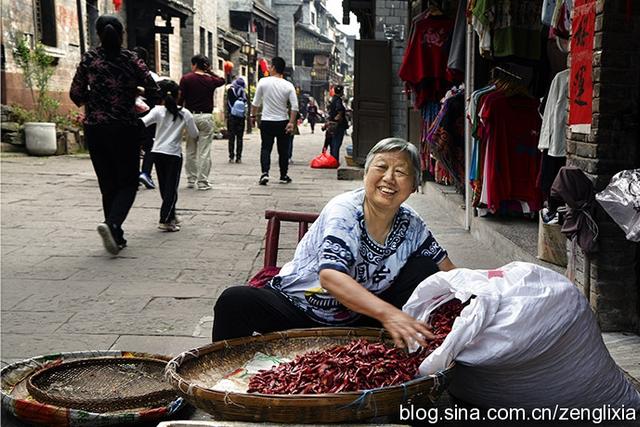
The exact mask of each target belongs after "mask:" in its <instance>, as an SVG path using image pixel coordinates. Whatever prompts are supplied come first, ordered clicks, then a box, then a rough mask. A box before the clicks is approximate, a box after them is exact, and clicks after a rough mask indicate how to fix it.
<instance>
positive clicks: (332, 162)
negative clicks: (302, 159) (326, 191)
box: [311, 148, 340, 169]
mask: <svg viewBox="0 0 640 427" xmlns="http://www.w3.org/2000/svg"><path fill="white" fill-rule="evenodd" d="M338 166H340V163H339V162H338V160H336V158H335V157H333V156H332V155H331V154H329V153H327V149H326V148H324V149H323V150H322V153H320V154H319V155H317V156H316V157H314V158H313V160H311V167H312V168H313V169H336V168H337V167H338Z"/></svg>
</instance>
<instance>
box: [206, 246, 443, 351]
mask: <svg viewBox="0 0 640 427" xmlns="http://www.w3.org/2000/svg"><path fill="white" fill-rule="evenodd" d="M436 272H438V266H437V265H436V264H435V263H434V262H433V261H431V260H430V259H429V258H424V257H420V258H410V259H409V260H408V261H407V263H406V264H405V266H404V267H403V268H402V270H401V271H400V273H399V274H398V277H397V278H396V280H395V281H394V283H393V285H391V287H390V288H389V289H387V290H386V291H384V292H383V293H382V294H380V295H379V297H380V298H381V299H383V300H385V301H387V302H388V303H389V304H392V305H393V306H395V307H397V308H400V309H401V308H402V306H403V305H404V304H405V303H406V302H407V300H408V299H409V297H410V296H411V294H412V293H413V291H414V290H415V288H416V286H418V284H419V283H420V282H422V281H423V280H424V279H425V278H427V277H429V276H431V275H432V274H434V273H436ZM213 313H214V314H213V336H212V338H213V341H220V340H226V339H231V338H238V337H244V336H250V335H251V334H252V333H253V332H254V331H255V332H259V333H263V334H264V333H267V332H274V331H284V330H287V329H294V328H317V327H323V326H327V325H324V324H321V323H318V322H316V321H314V320H312V319H310V318H309V317H308V316H307V315H306V314H305V313H304V312H303V311H302V310H300V309H298V308H297V307H296V306H294V305H293V304H292V303H291V302H289V300H287V299H286V298H285V297H284V296H283V295H282V294H281V293H280V292H279V291H276V290H274V289H272V288H268V287H267V288H260V289H258V288H252V287H250V286H234V287H231V288H227V289H225V290H224V292H222V294H221V295H220V297H219V298H218V301H217V302H216V305H215V307H214V309H213ZM348 326H372V327H381V325H380V323H379V322H378V321H377V320H375V319H372V318H370V317H367V316H360V318H358V320H356V321H355V322H353V323H350V324H349V325H348Z"/></svg>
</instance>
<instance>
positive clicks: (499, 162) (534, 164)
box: [479, 90, 541, 212]
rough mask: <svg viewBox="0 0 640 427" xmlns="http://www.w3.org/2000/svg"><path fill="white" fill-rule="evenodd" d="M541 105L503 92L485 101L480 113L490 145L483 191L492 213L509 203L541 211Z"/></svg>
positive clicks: (527, 98)
mask: <svg viewBox="0 0 640 427" xmlns="http://www.w3.org/2000/svg"><path fill="white" fill-rule="evenodd" d="M538 104H539V103H538V101H537V100H535V99H532V98H529V97H526V96H522V95H514V96H507V95H506V94H505V93H504V92H503V91H500V90H497V91H495V92H493V93H490V94H488V95H487V96H486V97H485V98H484V102H483V104H482V107H481V109H480V113H479V116H480V121H481V125H480V126H481V129H479V132H480V134H481V135H482V137H483V138H484V139H485V140H486V141H487V143H486V158H485V170H484V178H483V180H484V182H483V188H482V191H483V192H485V191H486V199H485V200H486V204H487V207H488V208H489V210H490V211H491V212H497V211H499V210H500V208H501V204H502V202H504V201H508V200H517V201H522V202H526V203H527V205H528V209H529V210H531V211H538V210H540V208H541V197H540V192H539V190H538V189H537V188H536V185H535V183H536V180H537V176H538V171H539V167H540V163H539V162H540V157H539V155H538V150H537V147H538V139H539V136H538V134H539V129H540V116H539V114H538Z"/></svg>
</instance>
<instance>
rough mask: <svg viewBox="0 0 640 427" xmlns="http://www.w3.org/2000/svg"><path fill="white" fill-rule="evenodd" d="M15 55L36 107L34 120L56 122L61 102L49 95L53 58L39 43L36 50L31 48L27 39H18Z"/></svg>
mask: <svg viewBox="0 0 640 427" xmlns="http://www.w3.org/2000/svg"><path fill="white" fill-rule="evenodd" d="M13 55H14V58H15V61H16V64H17V65H18V66H19V67H20V69H21V70H22V75H23V78H24V82H25V85H26V86H27V87H28V88H29V90H30V91H31V98H32V99H33V103H34V105H35V110H34V111H33V119H34V120H35V121H41V122H50V121H52V120H54V117H55V114H56V111H57V110H58V107H59V106H60V102H59V101H58V100H57V99H54V98H52V97H51V96H50V95H49V84H50V83H51V78H52V77H53V73H54V71H55V69H54V66H53V57H51V56H50V55H48V54H47V53H46V52H45V49H44V46H43V45H42V44H41V43H39V42H38V43H36V46H35V48H34V49H31V48H29V45H28V44H27V39H26V37H19V38H18V40H17V44H16V48H15V49H14V52H13Z"/></svg>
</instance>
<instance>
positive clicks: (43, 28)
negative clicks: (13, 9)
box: [34, 0, 58, 47]
mask: <svg viewBox="0 0 640 427" xmlns="http://www.w3.org/2000/svg"><path fill="white" fill-rule="evenodd" d="M34 6H35V7H34V15H35V16H34V17H35V24H36V37H37V40H38V41H40V42H41V43H42V44H43V45H45V46H52V47H57V46H58V34H57V29H56V2H55V0H35V4H34Z"/></svg>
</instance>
